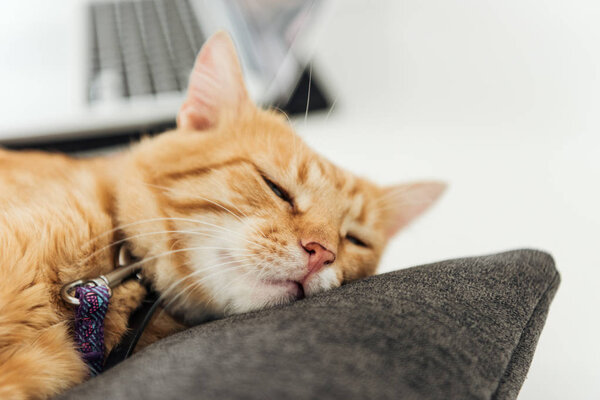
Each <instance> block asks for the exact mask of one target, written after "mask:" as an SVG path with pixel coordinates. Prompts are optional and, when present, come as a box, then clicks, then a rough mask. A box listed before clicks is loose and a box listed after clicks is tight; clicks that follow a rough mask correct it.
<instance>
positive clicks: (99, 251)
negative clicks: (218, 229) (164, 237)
mask: <svg viewBox="0 0 600 400" xmlns="http://www.w3.org/2000/svg"><path fill="white" fill-rule="evenodd" d="M169 233H182V234H188V235H197V236H206V237H209V238H218V239H222V238H221V237H217V236H214V235H211V234H210V233H205V232H200V231H184V230H169V231H154V232H144V233H138V234H136V235H132V236H129V237H126V238H123V239H119V240H116V241H114V242H112V243H110V244H107V245H106V246H104V247H102V248H100V249H98V250H96V251H94V252H93V253H91V254H90V255H88V256H87V257H86V258H84V259H83V260H80V261H78V263H79V264H85V263H86V262H88V261H89V260H91V259H92V258H94V257H95V256H96V255H98V254H100V253H102V252H103V251H105V250H107V249H109V248H111V247H113V246H116V245H118V244H121V243H124V242H127V241H128V240H131V239H136V238H140V237H145V236H152V235H161V234H169Z"/></svg>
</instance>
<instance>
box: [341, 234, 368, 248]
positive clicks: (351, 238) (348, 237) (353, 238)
mask: <svg viewBox="0 0 600 400" xmlns="http://www.w3.org/2000/svg"><path fill="white" fill-rule="evenodd" d="M346 240H347V241H349V242H350V243H352V244H355V245H357V246H360V247H369V246H368V245H367V244H366V243H365V242H363V241H362V240H360V239H359V238H357V237H356V236H354V235H346Z"/></svg>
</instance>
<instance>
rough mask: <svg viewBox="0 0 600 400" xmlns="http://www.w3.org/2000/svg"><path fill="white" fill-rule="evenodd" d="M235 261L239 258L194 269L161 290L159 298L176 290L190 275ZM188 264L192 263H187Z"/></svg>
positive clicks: (237, 261)
mask: <svg viewBox="0 0 600 400" xmlns="http://www.w3.org/2000/svg"><path fill="white" fill-rule="evenodd" d="M229 258H233V257H229ZM235 263H239V260H237V259H234V260H231V261H227V262H222V263H218V264H215V265H211V266H210V267H205V268H201V269H198V270H196V271H193V272H191V273H189V274H187V275H185V276H184V277H183V278H181V279H178V280H176V281H175V282H173V283H172V284H171V285H169V287H168V288H166V289H165V290H164V291H161V295H160V297H159V300H161V299H163V298H164V297H166V296H167V295H168V294H169V293H170V292H171V291H172V290H174V289H175V288H176V286H177V285H179V284H180V283H181V282H183V281H185V280H186V279H189V278H190V277H192V276H195V275H198V274H201V273H203V272H206V271H209V270H212V269H214V268H217V267H221V266H223V265H229V264H235ZM187 264H191V263H187Z"/></svg>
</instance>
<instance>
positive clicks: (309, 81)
mask: <svg viewBox="0 0 600 400" xmlns="http://www.w3.org/2000/svg"><path fill="white" fill-rule="evenodd" d="M312 67H313V65H312V62H311V63H310V64H309V67H308V93H307V94H306V111H305V112H304V125H305V126H306V121H307V120H308V108H309V107H310V88H311V86H312Z"/></svg>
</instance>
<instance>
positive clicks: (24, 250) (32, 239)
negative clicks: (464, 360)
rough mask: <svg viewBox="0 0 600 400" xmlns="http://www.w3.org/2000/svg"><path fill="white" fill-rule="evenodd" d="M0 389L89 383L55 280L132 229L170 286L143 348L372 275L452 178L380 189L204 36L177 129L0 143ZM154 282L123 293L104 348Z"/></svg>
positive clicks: (95, 259) (8, 394)
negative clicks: (77, 148)
mask: <svg viewBox="0 0 600 400" xmlns="http://www.w3.org/2000/svg"><path fill="white" fill-rule="evenodd" d="M0 188H1V190H0V210H1V213H0V398H1V399H29V398H35V399H38V398H48V397H51V396H53V395H55V394H57V393H60V392H61V391H64V390H65V389H67V388H69V387H71V386H73V385H75V384H77V383H79V382H81V381H83V380H84V379H85V378H86V376H87V373H88V372H87V367H86V365H85V364H84V363H83V361H82V360H81V357H80V354H79V352H78V351H77V350H76V348H75V342H74V339H73V332H72V329H73V328H72V324H73V319H74V309H73V307H72V306H71V305H69V304H67V303H65V302H64V301H63V300H62V298H61V297H60V293H59V292H60V289H61V286H62V285H64V284H65V283H67V282H70V281H73V280H76V279H79V278H91V277H97V276H99V275H100V274H104V273H107V272H109V271H110V270H112V269H113V268H114V262H113V257H114V252H115V251H116V248H117V246H116V245H114V244H115V243H116V242H118V241H120V240H125V241H126V242H127V246H128V248H129V250H130V251H131V253H132V254H133V255H134V256H136V257H137V258H139V259H140V260H141V263H142V266H143V272H142V274H143V275H144V277H145V278H146V279H148V280H149V281H150V282H151V283H152V286H153V287H154V288H155V289H156V290H157V291H158V292H159V293H160V294H161V302H162V303H161V304H162V305H163V307H164V310H163V311H164V312H159V313H157V314H156V315H155V317H154V319H153V321H152V322H151V324H150V326H149V327H148V328H147V330H146V331H145V333H144V335H143V337H142V339H141V341H140V344H139V346H138V348H139V347H143V346H145V345H148V344H149V343H151V342H153V341H155V340H157V339H159V338H161V337H164V336H166V335H169V334H172V333H174V332H176V331H179V330H181V329H184V328H185V327H186V326H188V325H190V324H193V323H197V322H199V321H201V320H203V319H205V318H206V317H209V316H211V317H215V316H216V317H219V316H224V315H229V314H235V313H243V312H246V311H250V310H256V309H261V308H265V307H269V306H273V305H277V304H284V303H288V302H291V301H294V300H297V299H300V298H302V297H304V296H312V295H314V294H316V293H319V292H321V291H324V290H329V289H332V288H335V287H338V286H340V285H341V284H342V283H344V282H348V281H352V280H355V279H359V278H362V277H365V276H368V275H371V274H373V273H374V272H375V269H376V266H377V263H378V260H379V258H380V256H381V253H382V251H383V249H384V246H385V245H386V243H387V241H388V240H389V239H390V238H391V237H392V236H393V235H394V234H395V233H396V232H397V231H398V230H399V229H400V228H402V227H404V226H405V225H407V224H408V223H409V222H410V221H411V220H413V219H414V218H415V217H417V216H418V215H419V214H421V213H422V212H423V211H424V210H425V209H426V208H427V207H428V206H429V205H431V204H432V202H433V201H434V200H435V199H437V198H438V197H439V195H440V194H441V193H442V191H443V190H444V184H442V183H439V182H418V183H412V184H404V185H398V186H394V187H380V186H377V185H375V184H373V183H371V182H369V181H367V180H365V179H362V178H359V177H356V176H354V175H352V174H350V173H348V172H346V171H344V170H342V169H340V168H337V167H336V166H334V165H333V164H331V163H330V162H329V161H327V160H325V159H324V158H322V157H320V156H319V155H318V154H317V153H315V152H314V151H312V150H311V149H309V148H308V147H307V146H306V145H305V144H304V143H303V142H302V140H301V139H300V138H299V137H298V136H296V135H295V134H294V133H293V131H292V130H291V128H290V126H289V125H288V124H287V122H286V119H285V117H284V116H282V115H280V114H279V113H277V112H274V111H265V110H261V109H258V108H257V107H256V106H254V105H253V104H252V103H251V101H250V100H249V98H248V95H247V93H246V89H245V87H244V83H243V80H242V73H241V69H240V65H239V63H238V60H237V56H236V54H235V50H234V47H233V44H232V42H231V40H230V39H229V37H228V36H227V34H225V33H223V32H220V33H217V34H216V35H214V36H213V37H212V38H210V39H209V40H208V42H207V43H206V44H205V45H204V47H203V48H202V50H201V52H200V54H199V55H198V58H197V60H196V63H195V66H194V69H193V71H192V74H191V78H190V83H189V88H188V94H187V99H186V100H185V102H184V104H183V106H182V107H181V110H180V112H179V115H178V118H177V129H176V130H174V131H172V132H167V133H164V134H162V135H159V136H157V137H155V138H152V139H146V140H143V141H142V142H141V143H139V144H137V145H134V146H133V147H132V148H131V149H130V150H128V151H125V152H122V153H119V154H116V155H112V156H108V157H104V158H96V159H73V158H69V157H66V156H63V155H58V154H45V153H40V152H10V151H3V150H0ZM145 292H146V289H145V288H144V286H142V285H141V284H140V283H139V282H138V281H135V280H130V281H128V282H125V283H124V284H122V285H121V286H119V287H117V288H115V289H114V290H113V295H112V298H111V303H110V307H109V310H108V313H107V316H106V322H105V323H106V325H105V340H106V351H107V352H108V351H110V350H111V349H112V348H113V347H114V346H115V344H116V343H118V342H119V340H120V339H121V337H122V335H123V333H124V332H125V331H126V329H127V321H128V317H129V316H130V314H131V312H132V311H133V310H134V309H135V308H136V307H137V306H139V305H140V303H141V300H142V298H143V297H144V295H145Z"/></svg>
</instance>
